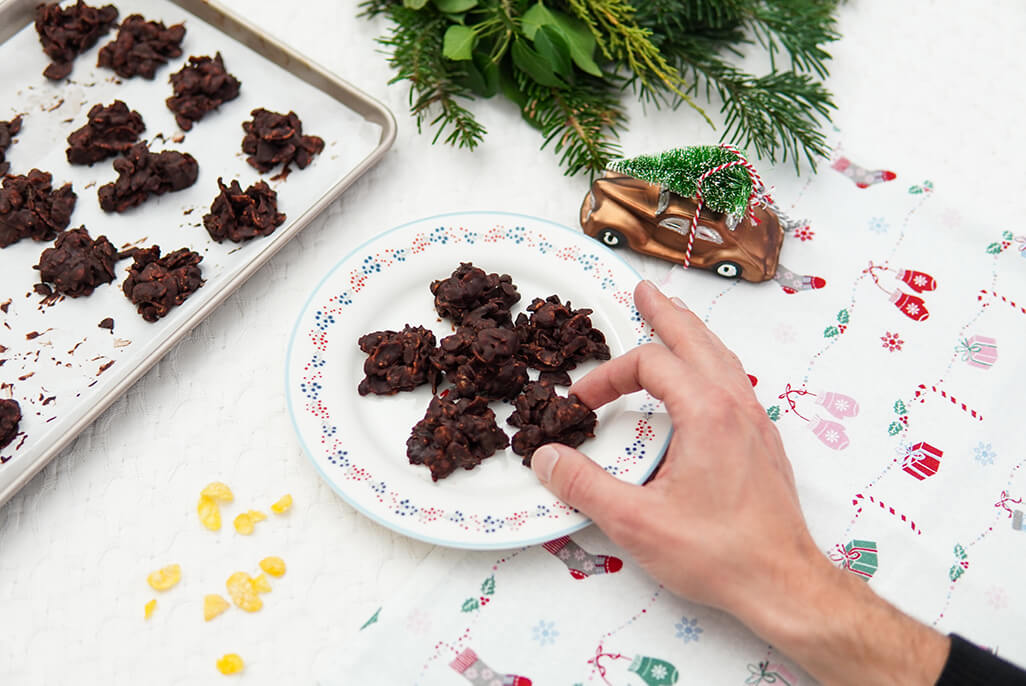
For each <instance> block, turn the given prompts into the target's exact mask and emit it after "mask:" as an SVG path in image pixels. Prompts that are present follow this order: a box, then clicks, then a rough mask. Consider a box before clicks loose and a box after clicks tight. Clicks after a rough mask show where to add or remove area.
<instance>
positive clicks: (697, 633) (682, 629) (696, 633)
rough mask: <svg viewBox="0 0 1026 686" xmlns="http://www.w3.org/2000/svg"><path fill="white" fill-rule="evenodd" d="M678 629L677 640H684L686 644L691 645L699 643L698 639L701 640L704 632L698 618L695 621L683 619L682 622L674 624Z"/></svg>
mask: <svg viewBox="0 0 1026 686" xmlns="http://www.w3.org/2000/svg"><path fill="white" fill-rule="evenodd" d="M674 627H676V629H677V638H679V639H681V640H683V641H684V642H685V643H691V642H692V641H694V642H695V643H698V639H699V638H701V635H702V632H703V631H704V630H703V629H702V628H701V627H700V626H698V617H695V618H694V619H688V618H687V617H681V618H680V621H679V622H677V623H676V624H674Z"/></svg>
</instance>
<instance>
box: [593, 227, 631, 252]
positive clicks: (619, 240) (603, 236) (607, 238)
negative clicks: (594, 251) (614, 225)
mask: <svg viewBox="0 0 1026 686" xmlns="http://www.w3.org/2000/svg"><path fill="white" fill-rule="evenodd" d="M595 238H597V239H599V240H600V241H601V242H602V244H603V245H605V246H608V247H610V248H622V247H623V246H624V245H626V244H627V239H626V238H624V237H623V234H622V233H620V232H619V231H617V230H616V229H602V230H601V231H599V232H598V234H597V235H596V236H595Z"/></svg>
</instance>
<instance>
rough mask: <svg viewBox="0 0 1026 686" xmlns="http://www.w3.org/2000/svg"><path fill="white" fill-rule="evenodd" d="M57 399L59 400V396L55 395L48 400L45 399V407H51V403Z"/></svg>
mask: <svg viewBox="0 0 1026 686" xmlns="http://www.w3.org/2000/svg"><path fill="white" fill-rule="evenodd" d="M56 399H57V396H55V395H51V396H50V397H48V398H43V407H46V406H47V405H49V404H50V403H52V402H53V401H54V400H56Z"/></svg>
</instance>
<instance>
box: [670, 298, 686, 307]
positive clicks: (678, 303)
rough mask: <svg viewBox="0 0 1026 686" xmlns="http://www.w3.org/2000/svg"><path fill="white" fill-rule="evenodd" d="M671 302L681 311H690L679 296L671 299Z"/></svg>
mask: <svg viewBox="0 0 1026 686" xmlns="http://www.w3.org/2000/svg"><path fill="white" fill-rule="evenodd" d="M670 302H672V303H673V304H674V305H676V306H677V308H678V309H681V310H684V311H687V309H688V306H687V305H685V304H684V301H683V300H681V299H680V298H678V297H677V296H673V297H672V298H670Z"/></svg>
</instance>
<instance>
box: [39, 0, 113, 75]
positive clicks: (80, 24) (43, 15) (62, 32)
mask: <svg viewBox="0 0 1026 686" xmlns="http://www.w3.org/2000/svg"><path fill="white" fill-rule="evenodd" d="M117 18H118V10H117V8H116V7H114V5H104V6H103V7H90V6H89V5H87V4H85V3H84V2H82V0H78V2H77V3H75V4H74V5H71V6H70V7H67V8H64V9H61V6H60V3H56V2H51V3H43V4H40V5H38V6H37V7H36V32H37V33H38V34H39V42H40V43H42V45H43V52H45V53H46V56H47V57H49V58H50V59H51V60H52V62H51V64H50V65H49V66H48V67H47V68H46V69H45V70H44V71H43V76H45V77H46V78H48V79H51V80H53V81H59V80H60V79H63V78H65V77H66V76H67V75H68V74H70V73H71V63H72V61H74V59H75V58H76V57H77V56H78V55H80V54H81V53H83V52H85V51H86V50H88V49H89V48H91V47H93V45H95V44H96V41H98V40H99V39H100V36H102V35H103V34H105V33H107V32H108V31H109V30H110V29H111V27H112V26H113V25H114V22H115V21H117Z"/></svg>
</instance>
